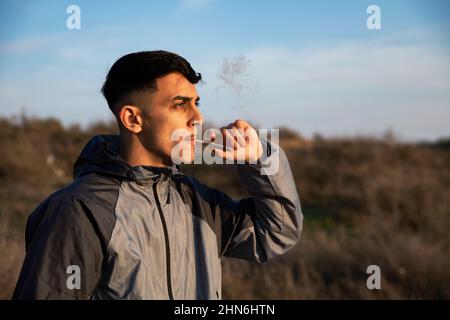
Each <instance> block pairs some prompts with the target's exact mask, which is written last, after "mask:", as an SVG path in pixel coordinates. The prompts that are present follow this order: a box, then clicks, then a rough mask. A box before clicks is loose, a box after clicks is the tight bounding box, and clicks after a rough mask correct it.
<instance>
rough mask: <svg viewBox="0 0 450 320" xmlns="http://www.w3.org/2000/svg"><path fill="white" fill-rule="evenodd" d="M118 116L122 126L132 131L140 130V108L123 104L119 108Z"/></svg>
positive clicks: (137, 131)
mask: <svg viewBox="0 0 450 320" xmlns="http://www.w3.org/2000/svg"><path fill="white" fill-rule="evenodd" d="M118 118H119V120H120V122H121V123H122V125H123V127H124V128H125V129H127V130H129V131H131V132H132V133H139V132H141V131H142V114H141V109H140V108H138V107H136V106H131V105H124V106H122V108H120V110H119V114H118Z"/></svg>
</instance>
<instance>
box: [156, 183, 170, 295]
mask: <svg viewBox="0 0 450 320" xmlns="http://www.w3.org/2000/svg"><path fill="white" fill-rule="evenodd" d="M157 183H158V181H156V182H155V183H153V193H154V195H155V200H156V206H157V207H158V212H159V217H160V218H161V223H162V225H163V231H164V240H165V244H166V273H167V288H168V290H169V299H170V300H173V293H172V281H171V279H170V275H171V272H170V245H169V233H168V232H167V224H166V219H164V215H163V212H162V208H161V203H160V202H159V197H158V191H157V188H156V185H157Z"/></svg>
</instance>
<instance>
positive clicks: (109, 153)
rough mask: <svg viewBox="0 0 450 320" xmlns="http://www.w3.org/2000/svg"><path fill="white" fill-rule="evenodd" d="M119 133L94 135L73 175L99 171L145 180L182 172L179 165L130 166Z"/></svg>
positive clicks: (78, 161) (78, 160) (77, 163)
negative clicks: (121, 151) (122, 148)
mask: <svg viewBox="0 0 450 320" xmlns="http://www.w3.org/2000/svg"><path fill="white" fill-rule="evenodd" d="M119 145H120V136H119V135H97V136H94V137H93V138H92V139H91V140H90V141H89V142H88V143H87V144H86V146H85V147H84V148H83V150H82V151H81V154H80V156H79V157H78V159H77V161H75V163H74V165H73V177H74V179H77V178H79V177H81V176H83V175H85V174H88V173H99V174H103V175H109V176H114V177H118V178H122V179H130V180H137V181H144V180H148V179H154V178H157V177H159V176H160V175H161V174H165V175H175V174H181V172H179V167H178V165H175V164H174V165H172V166H169V167H154V166H130V165H129V164H128V163H127V162H126V161H125V159H123V158H122V157H121V155H120V154H119Z"/></svg>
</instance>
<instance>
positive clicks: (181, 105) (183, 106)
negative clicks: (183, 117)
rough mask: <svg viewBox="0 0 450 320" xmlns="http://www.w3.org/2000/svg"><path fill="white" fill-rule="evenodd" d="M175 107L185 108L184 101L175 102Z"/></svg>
mask: <svg viewBox="0 0 450 320" xmlns="http://www.w3.org/2000/svg"><path fill="white" fill-rule="evenodd" d="M175 107H177V108H186V107H187V105H186V102H181V103H177V104H176V105H175Z"/></svg>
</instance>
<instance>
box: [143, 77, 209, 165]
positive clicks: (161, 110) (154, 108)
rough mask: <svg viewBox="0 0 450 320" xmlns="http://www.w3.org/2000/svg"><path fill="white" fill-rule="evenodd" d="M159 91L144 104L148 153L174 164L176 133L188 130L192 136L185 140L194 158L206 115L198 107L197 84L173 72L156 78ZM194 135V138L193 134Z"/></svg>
mask: <svg viewBox="0 0 450 320" xmlns="http://www.w3.org/2000/svg"><path fill="white" fill-rule="evenodd" d="M156 85H157V90H156V91H155V92H153V93H152V94H151V95H150V97H151V98H150V101H149V102H148V103H146V104H145V106H143V107H142V132H141V133H140V138H141V140H142V142H143V145H144V147H145V149H146V150H147V151H148V152H151V153H153V154H154V155H157V156H158V157H161V159H163V160H164V162H165V163H171V153H172V148H174V146H175V145H176V144H177V143H178V141H172V140H171V136H172V133H173V132H174V131H175V130H177V129H184V130H187V132H189V136H188V137H186V139H185V140H183V142H182V143H183V144H187V145H186V147H188V148H189V149H190V150H191V155H192V156H191V159H190V161H193V158H194V148H195V135H196V130H197V127H198V125H199V124H200V123H201V122H203V116H202V114H201V112H200V110H199V108H198V101H199V99H200V98H199V96H198V94H197V90H196V88H195V85H193V84H192V83H190V82H189V81H188V80H187V79H186V78H185V77H184V76H183V75H181V74H180V73H169V74H167V75H165V76H163V77H161V78H158V79H157V80H156ZM190 136H192V139H191V137H190Z"/></svg>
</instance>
